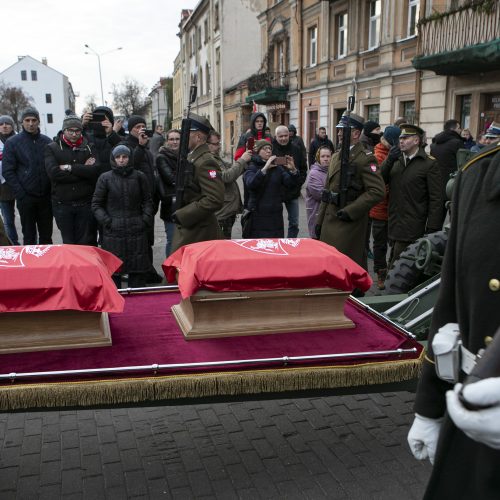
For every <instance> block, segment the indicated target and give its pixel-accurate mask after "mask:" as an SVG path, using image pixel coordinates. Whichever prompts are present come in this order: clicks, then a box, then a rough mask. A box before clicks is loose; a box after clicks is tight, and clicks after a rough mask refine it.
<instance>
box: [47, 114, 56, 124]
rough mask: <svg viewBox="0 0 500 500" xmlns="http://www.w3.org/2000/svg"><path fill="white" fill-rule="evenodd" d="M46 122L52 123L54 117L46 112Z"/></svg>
mask: <svg viewBox="0 0 500 500" xmlns="http://www.w3.org/2000/svg"><path fill="white" fill-rule="evenodd" d="M47 123H54V117H53V116H52V113H47Z"/></svg>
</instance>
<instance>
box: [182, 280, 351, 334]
mask: <svg viewBox="0 0 500 500" xmlns="http://www.w3.org/2000/svg"><path fill="white" fill-rule="evenodd" d="M348 296H349V292H343V291H340V290H335V289H331V288H316V289H308V290H306V289H300V290H270V291H254V292H209V291H205V290H202V291H198V292H197V293H196V294H194V295H192V296H191V297H189V298H187V299H183V300H182V301H181V303H180V304H177V305H175V306H173V307H172V312H173V314H174V316H175V319H176V320H177V323H178V324H179V326H180V328H181V330H182V333H183V334H184V336H185V337H186V339H188V340H190V339H206V338H215V337H234V336H238V335H264V334H270V333H281V332H302V331H308V330H331V329H338V328H354V324H353V322H352V321H351V320H350V319H348V318H346V317H345V315H344V303H345V301H346V300H347V298H348Z"/></svg>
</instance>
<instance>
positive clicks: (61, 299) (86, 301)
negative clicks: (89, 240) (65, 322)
mask: <svg viewBox="0 0 500 500" xmlns="http://www.w3.org/2000/svg"><path fill="white" fill-rule="evenodd" d="M121 265H122V262H121V260H120V259H118V258H117V257H115V256H114V255H112V254H111V253H109V252H106V251H104V250H101V249H100V248H96V247H89V246H82V245H29V246H12V247H0V313H1V312H27V311H58V310H65V309H74V310H78V311H96V312H101V311H106V312H122V311H123V306H124V300H123V297H122V296H121V295H120V294H119V293H118V292H117V290H116V286H115V285H114V283H113V280H112V279H111V275H112V274H113V273H114V272H115V271H116V270H117V269H119V268H120V266H121Z"/></svg>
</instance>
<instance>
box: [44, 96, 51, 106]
mask: <svg viewBox="0 0 500 500" xmlns="http://www.w3.org/2000/svg"><path fill="white" fill-rule="evenodd" d="M45 102H46V103H47V104H50V103H51V102H52V94H45Z"/></svg>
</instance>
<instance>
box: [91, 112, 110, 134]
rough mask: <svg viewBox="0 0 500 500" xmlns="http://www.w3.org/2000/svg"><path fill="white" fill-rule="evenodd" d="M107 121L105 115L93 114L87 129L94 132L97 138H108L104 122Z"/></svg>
mask: <svg viewBox="0 0 500 500" xmlns="http://www.w3.org/2000/svg"><path fill="white" fill-rule="evenodd" d="M105 119H106V115H105V114H104V113H92V119H91V120H90V121H89V122H88V124H87V128H88V129H89V130H93V131H94V134H95V135H96V136H106V132H105V130H104V127H103V126H102V122H103V121H104V120H105Z"/></svg>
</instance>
